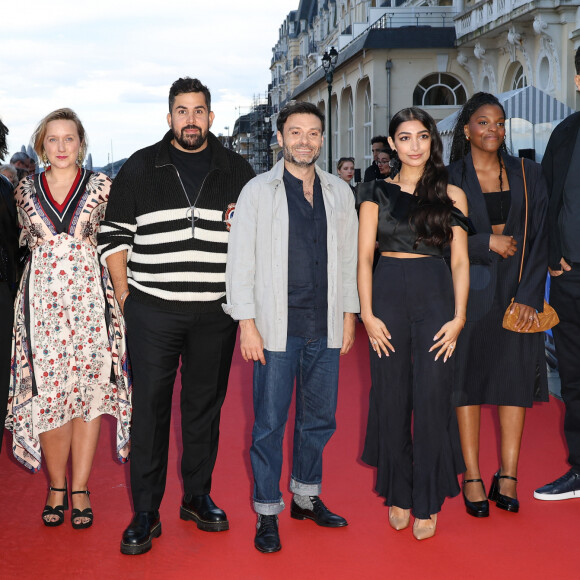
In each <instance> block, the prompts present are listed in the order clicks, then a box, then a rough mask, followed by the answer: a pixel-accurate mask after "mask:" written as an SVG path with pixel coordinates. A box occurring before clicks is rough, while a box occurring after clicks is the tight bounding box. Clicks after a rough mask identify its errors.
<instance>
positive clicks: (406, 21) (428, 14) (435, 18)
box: [370, 6, 457, 28]
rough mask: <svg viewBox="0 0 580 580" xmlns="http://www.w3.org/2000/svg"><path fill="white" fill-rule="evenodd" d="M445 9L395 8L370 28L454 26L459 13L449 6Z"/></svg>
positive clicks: (431, 7)
mask: <svg viewBox="0 0 580 580" xmlns="http://www.w3.org/2000/svg"><path fill="white" fill-rule="evenodd" d="M444 8H445V9H444V10H442V9H440V8H439V9H438V8H437V7H433V6H430V7H427V8H425V7H417V8H394V9H392V10H389V11H387V12H385V14H383V15H382V16H381V17H380V18H379V19H378V20H377V21H375V22H374V23H373V24H371V26H370V28H399V27H401V26H434V27H445V26H452V24H453V19H454V17H455V16H457V11H455V10H453V9H452V8H451V7H449V6H445V7H444Z"/></svg>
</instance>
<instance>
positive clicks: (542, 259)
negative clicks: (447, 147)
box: [448, 154, 548, 320]
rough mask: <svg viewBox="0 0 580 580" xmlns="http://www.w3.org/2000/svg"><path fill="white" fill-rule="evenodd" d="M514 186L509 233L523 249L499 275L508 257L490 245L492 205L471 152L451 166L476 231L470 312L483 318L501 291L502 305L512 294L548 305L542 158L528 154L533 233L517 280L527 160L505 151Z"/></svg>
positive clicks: (523, 301) (471, 253) (531, 303)
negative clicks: (501, 275) (537, 159)
mask: <svg viewBox="0 0 580 580" xmlns="http://www.w3.org/2000/svg"><path fill="white" fill-rule="evenodd" d="M503 160H504V163H505V167H506V170H507V174H508V180H509V186H510V191H511V206H510V210H509V214H508V217H507V220H506V224H505V229H504V235H506V236H513V237H514V238H515V239H516V240H517V243H518V251H517V252H516V253H515V255H514V256H512V257H510V258H507V260H509V268H508V274H507V275H506V276H505V279H502V280H499V279H498V276H497V269H498V268H497V265H498V263H499V261H500V260H504V258H502V257H501V256H500V255H499V254H497V253H496V252H492V251H491V250H490V249H489V237H490V235H491V234H492V229H491V223H490V221H489V215H488V213H487V207H486V205H485V200H484V197H483V195H484V194H483V193H482V191H481V187H480V185H479V180H478V179H477V174H476V172H475V168H474V167H473V160H472V158H471V154H468V155H467V156H466V157H465V158H464V159H463V160H459V161H456V162H455V163H452V164H451V165H450V166H449V168H448V169H449V183H451V184H453V185H456V186H457V187H460V188H461V189H463V191H464V192H465V194H466V196H467V202H468V206H469V217H470V219H471V221H472V223H473V225H474V227H475V230H476V232H477V233H476V234H475V235H472V236H469V238H468V244H469V262H470V269H469V275H470V289H469V301H468V303H467V318H468V319H469V320H478V319H479V318H481V317H482V316H484V315H485V314H486V313H487V312H489V309H490V308H491V305H492V303H493V299H494V296H495V295H496V292H497V293H498V296H499V299H500V303H501V305H502V308H507V307H508V305H509V303H510V300H511V299H512V298H513V297H514V296H515V301H516V302H518V303H520V304H525V305H527V306H531V307H532V308H535V309H536V310H538V311H542V310H543V308H544V306H543V304H544V286H545V283H546V275H547V266H548V240H547V229H546V212H547V204H548V198H547V192H546V183H545V180H544V177H543V175H542V168H541V166H540V165H539V164H538V163H535V162H533V161H530V160H528V159H525V160H524V167H525V172H526V183H527V188H528V204H529V214H528V239H527V242H526V250H525V256H524V269H523V273H522V280H521V282H520V284H519V285H518V275H519V271H520V262H521V257H522V254H521V252H522V244H523V237H524V225H525V198H524V181H523V175H522V162H521V159H519V158H517V157H511V156H508V155H505V156H504V157H503Z"/></svg>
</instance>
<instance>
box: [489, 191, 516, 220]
mask: <svg viewBox="0 0 580 580" xmlns="http://www.w3.org/2000/svg"><path fill="white" fill-rule="evenodd" d="M483 199H485V205H486V207H487V215H488V216H489V222H490V223H491V225H492V226H498V225H501V224H505V223H506V220H507V216H508V212H509V211H510V205H511V203H512V194H511V191H510V190H509V189H508V190H507V191H492V192H490V193H484V194H483Z"/></svg>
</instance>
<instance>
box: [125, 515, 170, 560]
mask: <svg viewBox="0 0 580 580" xmlns="http://www.w3.org/2000/svg"><path fill="white" fill-rule="evenodd" d="M160 535H161V520H160V519H159V512H158V511H154V512H137V513H136V514H135V515H134V516H133V519H132V520H131V523H130V524H129V527H128V528H127V529H126V530H125V531H124V532H123V539H122V540H121V554H130V555H137V554H144V553H145V552H148V551H149V550H150V549H151V544H152V539H153V538H158V537H159V536H160Z"/></svg>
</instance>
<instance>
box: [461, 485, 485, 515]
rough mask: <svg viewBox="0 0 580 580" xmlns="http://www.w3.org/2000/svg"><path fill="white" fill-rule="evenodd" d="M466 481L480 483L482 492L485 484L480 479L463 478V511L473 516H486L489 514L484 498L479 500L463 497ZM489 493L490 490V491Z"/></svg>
mask: <svg viewBox="0 0 580 580" xmlns="http://www.w3.org/2000/svg"><path fill="white" fill-rule="evenodd" d="M466 483H481V487H483V493H485V486H484V485H483V480H482V479H464V480H463V502H464V503H465V511H466V512H467V513H468V514H469V515H470V516H473V517H474V518H486V517H488V516H489V502H488V501H487V500H486V499H484V500H481V501H470V500H468V499H467V498H466V497H465V484H466ZM490 495H491V492H490Z"/></svg>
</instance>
